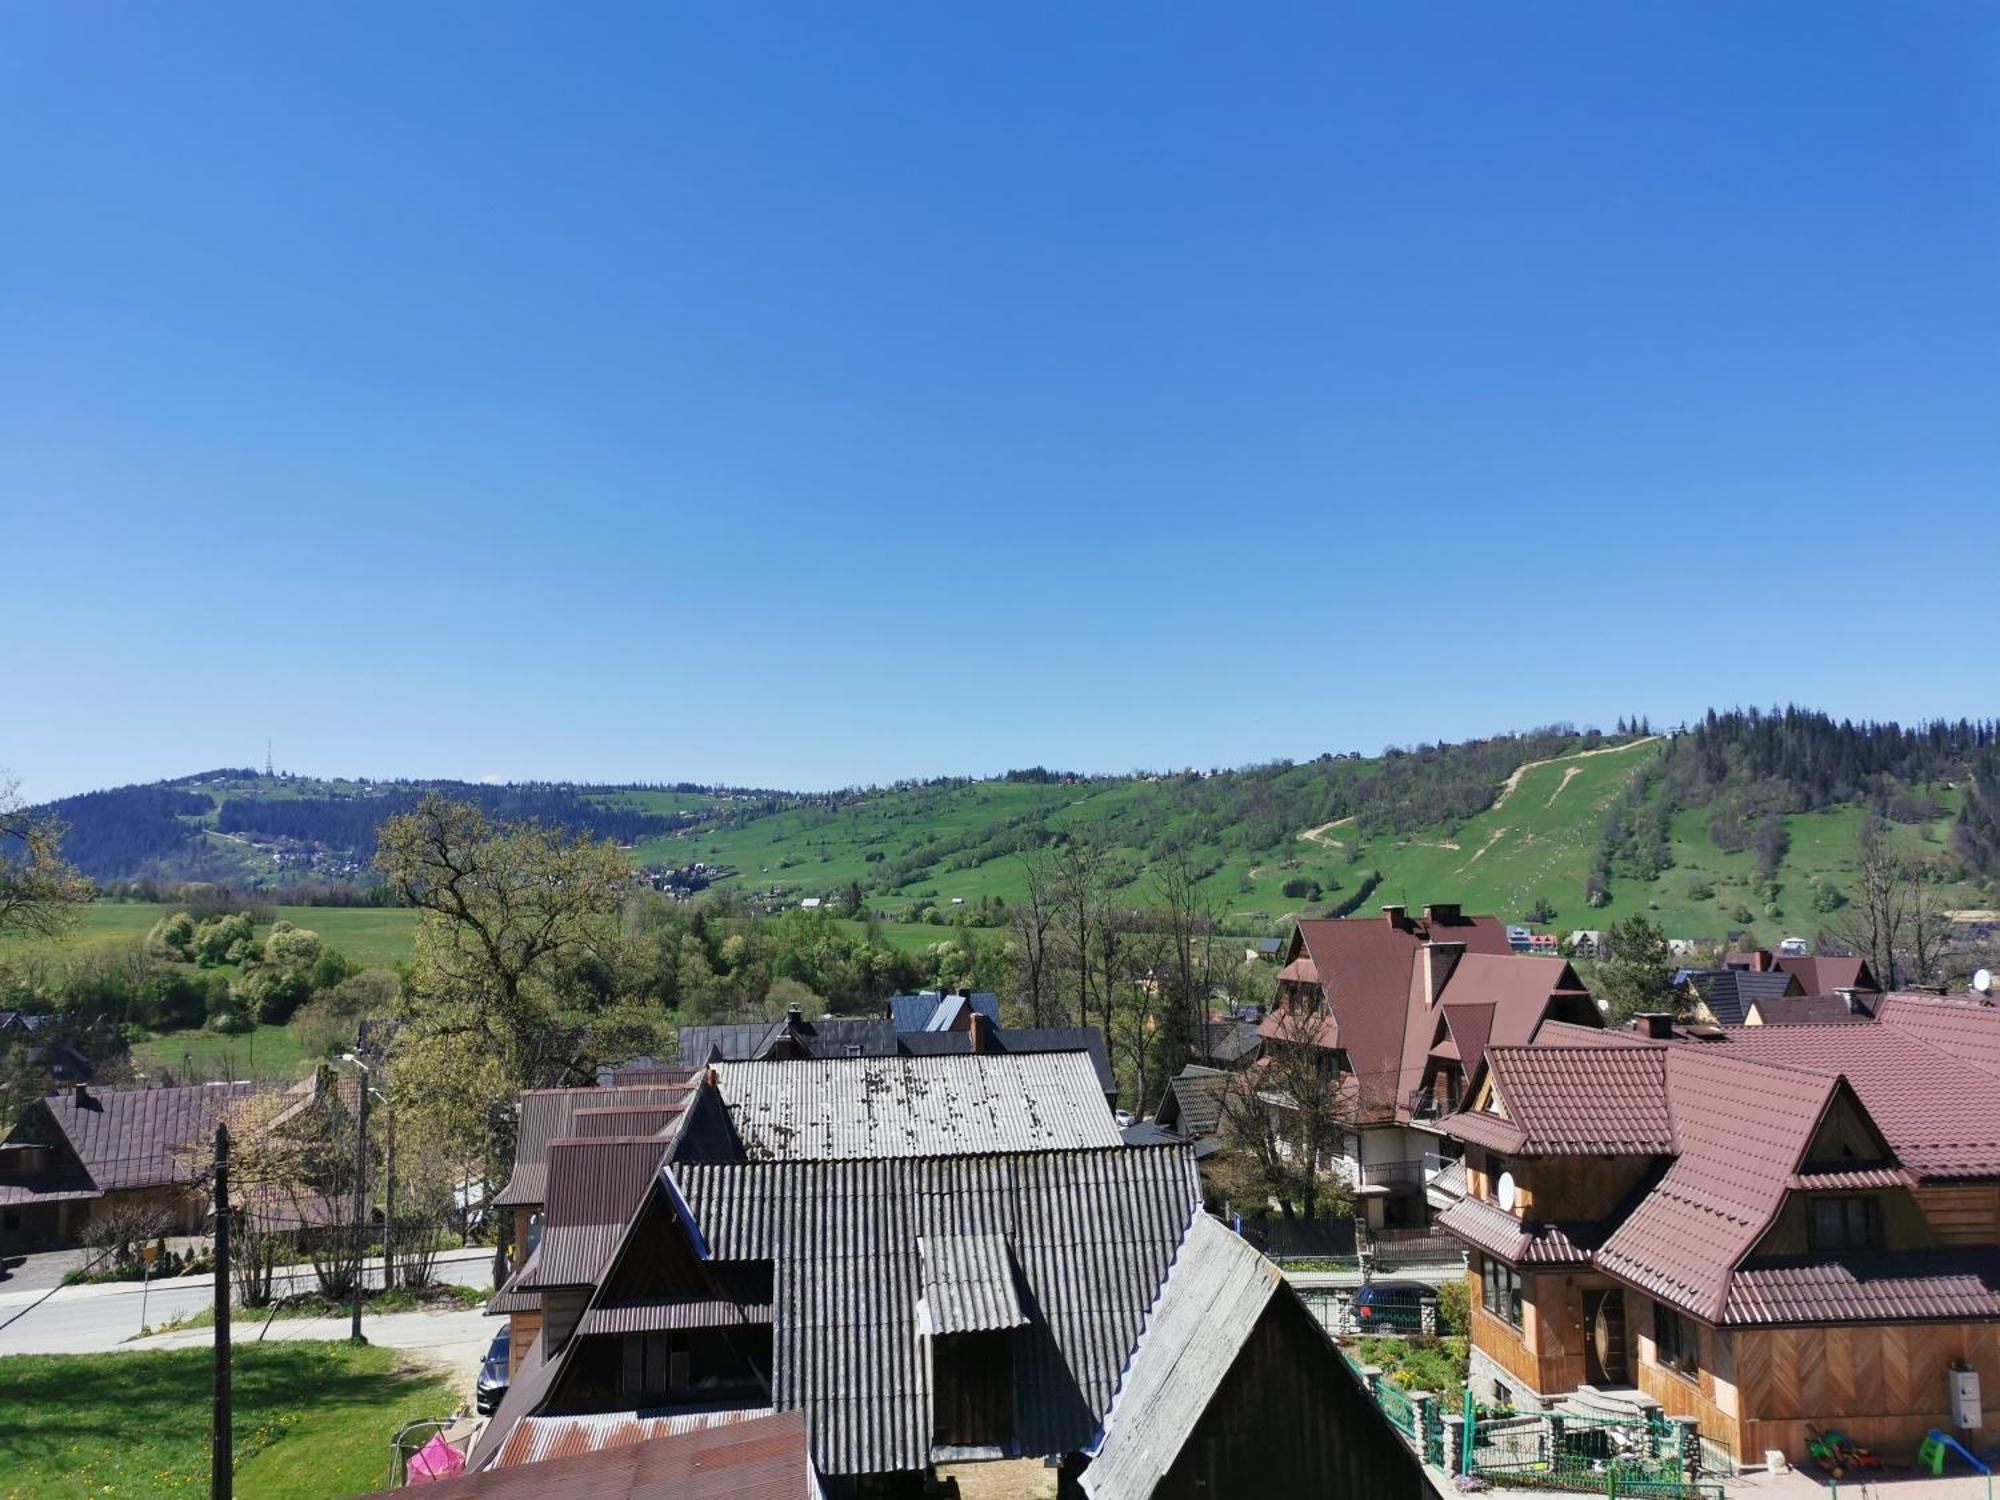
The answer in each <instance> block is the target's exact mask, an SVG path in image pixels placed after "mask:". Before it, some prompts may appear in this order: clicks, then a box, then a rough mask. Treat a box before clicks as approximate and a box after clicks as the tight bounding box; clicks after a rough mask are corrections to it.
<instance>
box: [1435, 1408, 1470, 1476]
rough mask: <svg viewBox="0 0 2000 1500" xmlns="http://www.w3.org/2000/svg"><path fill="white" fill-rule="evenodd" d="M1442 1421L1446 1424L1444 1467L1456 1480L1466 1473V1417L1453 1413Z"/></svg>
mask: <svg viewBox="0 0 2000 1500" xmlns="http://www.w3.org/2000/svg"><path fill="white" fill-rule="evenodd" d="M1440 1420H1442V1421H1443V1423H1444V1466H1445V1469H1446V1470H1447V1471H1448V1472H1449V1473H1450V1474H1451V1475H1452V1476H1453V1477H1454V1478H1456V1477H1457V1476H1458V1475H1460V1474H1463V1473H1464V1472H1465V1417H1464V1415H1463V1414H1462V1413H1460V1412H1452V1413H1451V1414H1450V1415H1448V1416H1446V1417H1443V1418H1441V1419H1440Z"/></svg>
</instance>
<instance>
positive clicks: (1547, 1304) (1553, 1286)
mask: <svg viewBox="0 0 2000 1500" xmlns="http://www.w3.org/2000/svg"><path fill="white" fill-rule="evenodd" d="M1521 1300H1522V1303H1523V1306H1522V1308H1521V1322H1522V1323H1523V1325H1525V1327H1526V1329H1527V1334H1528V1347H1529V1348H1530V1349H1532V1350H1533V1351H1534V1353H1535V1367H1536V1369H1537V1371H1538V1372H1539V1373H1538V1376H1537V1385H1536V1388H1537V1389H1538V1390H1540V1391H1541V1393H1542V1394H1543V1395H1545V1396H1549V1395H1554V1394H1555V1393H1557V1392H1558V1391H1573V1390H1575V1389H1576V1388H1577V1387H1578V1386H1580V1385H1582V1384H1583V1381H1584V1362H1583V1341H1584V1339H1585V1337H1586V1334H1585V1331H1584V1326H1583V1289H1582V1288H1581V1287H1579V1286H1577V1285H1576V1282H1575V1278H1574V1277H1571V1276H1564V1275H1561V1274H1558V1273H1553V1272H1551V1273H1544V1274H1543V1275H1539V1276H1529V1277H1527V1278H1526V1281H1525V1283H1524V1284H1523V1286H1522V1288H1521Z"/></svg>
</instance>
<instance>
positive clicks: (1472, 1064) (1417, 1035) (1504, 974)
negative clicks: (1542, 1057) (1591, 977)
mask: <svg viewBox="0 0 2000 1500" xmlns="http://www.w3.org/2000/svg"><path fill="white" fill-rule="evenodd" d="M1481 920H1485V919H1481ZM1503 931H1504V929H1503ZM1452 941H1454V942H1456V941H1457V938H1455V937H1454V938H1453V939H1452ZM1409 984H1410V998H1409V1021H1408V1023H1407V1025H1406V1027H1405V1029H1404V1034H1403V1050H1402V1055H1401V1058H1400V1061H1399V1064H1398V1066H1399V1069H1400V1071H1399V1073H1398V1075H1397V1088H1398V1093H1397V1095H1396V1104H1397V1117H1398V1118H1399V1119H1407V1118H1408V1117H1409V1100H1410V1097H1411V1095H1412V1094H1414V1093H1415V1092H1416V1090H1417V1089H1418V1088H1420V1087H1421V1086H1422V1085H1423V1081H1424V1060H1425V1057H1426V1056H1427V1055H1428V1053H1429V1052H1430V1049H1431V1045H1432V1041H1433V1039H1434V1038H1435V1037H1436V1035H1437V1031H1438V1026H1439V1023H1440V1018H1441V1017H1440V1013H1441V1012H1442V1013H1444V1014H1443V1017H1442V1019H1443V1021H1444V1024H1445V1025H1446V1026H1447V1027H1449V1028H1450V1030H1451V1034H1452V1035H1453V1037H1454V1038H1456V1040H1457V1042H1458V1048H1459V1053H1460V1056H1461V1058H1462V1066H1463V1067H1464V1069H1465V1071H1466V1073H1467V1075H1468V1076H1469V1075H1470V1074H1471V1072H1472V1070H1473V1069H1475V1068H1476V1067H1477V1066H1478V1065H1479V1063H1480V1061H1481V1060H1482V1058H1483V1057H1484V1056H1485V1053H1486V1049H1487V1048H1489V1047H1496V1046H1518V1045H1521V1044H1523V1043H1526V1042H1528V1041H1530V1040H1532V1039H1533V1038H1534V1036H1535V1035H1536V1032H1537V1029H1538V1028H1539V1027H1540V1026H1541V1025H1542V1020H1543V1017H1545V1016H1546V1015H1547V1014H1548V1012H1549V1007H1550V1005H1551V1003H1552V1001H1553V1000H1554V998H1555V997H1556V996H1559V995H1566V996H1571V997H1574V998H1575V999H1576V1000H1577V1001H1579V1002H1583V1003H1585V1004H1587V1002H1588V996H1587V993H1586V991H1585V990H1584V988H1583V985H1582V983H1581V982H1580V981H1579V980H1578V979H1577V977H1576V972H1575V971H1574V970H1573V969H1571V968H1570V966H1569V963H1568V962H1567V961H1566V960H1564V959H1560V958H1527V957H1524V956H1522V955H1520V954H1518V953H1515V952H1514V951H1513V950H1512V949H1511V948H1508V947H1505V946H1504V945H1503V946H1502V948H1501V949H1500V951H1499V952H1497V953H1465V954H1462V955H1460V957H1459V958H1458V960H1457V961H1456V962H1455V963H1454V964H1453V965H1452V967H1451V973H1450V976H1449V977H1448V978H1447V980H1446V981H1445V985H1444V989H1443V991H1442V992H1441V993H1440V995H1439V997H1438V1000H1437V1002H1436V1003H1435V1004H1433V1003H1432V1002H1431V999H1430V994H1429V991H1428V990H1427V989H1426V988H1425V981H1424V964H1423V950H1422V948H1421V947H1419V948H1418V949H1417V950H1415V952H1414V953H1413V954H1412V957H1411V963H1410V977H1409ZM1452 1012H1457V1015H1456V1016H1455V1017H1454V1016H1453V1015H1452V1014H1451V1013H1452ZM1589 1013H1590V1015H1591V1016H1593V1017H1595V1016H1596V1015H1597V1011H1596V1008H1595V1007H1594V1006H1593V1007H1590V1009H1589ZM1354 1066H1355V1069H1356V1070H1357V1071H1360V1070H1361V1063H1360V1062H1359V1061H1358V1060H1356V1061H1355V1063H1354Z"/></svg>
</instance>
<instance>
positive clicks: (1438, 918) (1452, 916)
mask: <svg viewBox="0 0 2000 1500" xmlns="http://www.w3.org/2000/svg"><path fill="white" fill-rule="evenodd" d="M1458 919H1459V916H1458V903H1457V902H1456V901H1432V902H1429V903H1427V904H1426V905H1425V906H1424V920H1425V921H1426V922H1441V923H1444V924H1445V925H1446V926H1450V925H1451V924H1453V923H1455V922H1457V921H1458Z"/></svg>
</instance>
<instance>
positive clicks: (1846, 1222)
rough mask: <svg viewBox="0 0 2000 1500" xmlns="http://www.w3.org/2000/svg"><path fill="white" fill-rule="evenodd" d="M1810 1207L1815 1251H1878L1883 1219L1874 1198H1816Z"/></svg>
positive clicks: (1880, 1242) (1880, 1243)
mask: <svg viewBox="0 0 2000 1500" xmlns="http://www.w3.org/2000/svg"><path fill="white" fill-rule="evenodd" d="M1811 1206H1812V1221H1811V1222H1812V1230H1811V1233H1812V1247H1813V1249H1814V1250H1816V1251H1824V1252H1834V1253H1837V1252H1839V1251H1842V1250H1876V1249H1880V1248H1881V1245H1882V1215H1881V1212H1880V1210H1879V1208H1878V1205H1877V1204H1876V1202H1875V1200H1874V1199H1873V1198H1844V1197H1816V1198H1814V1199H1813V1200H1812V1205H1811Z"/></svg>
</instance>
